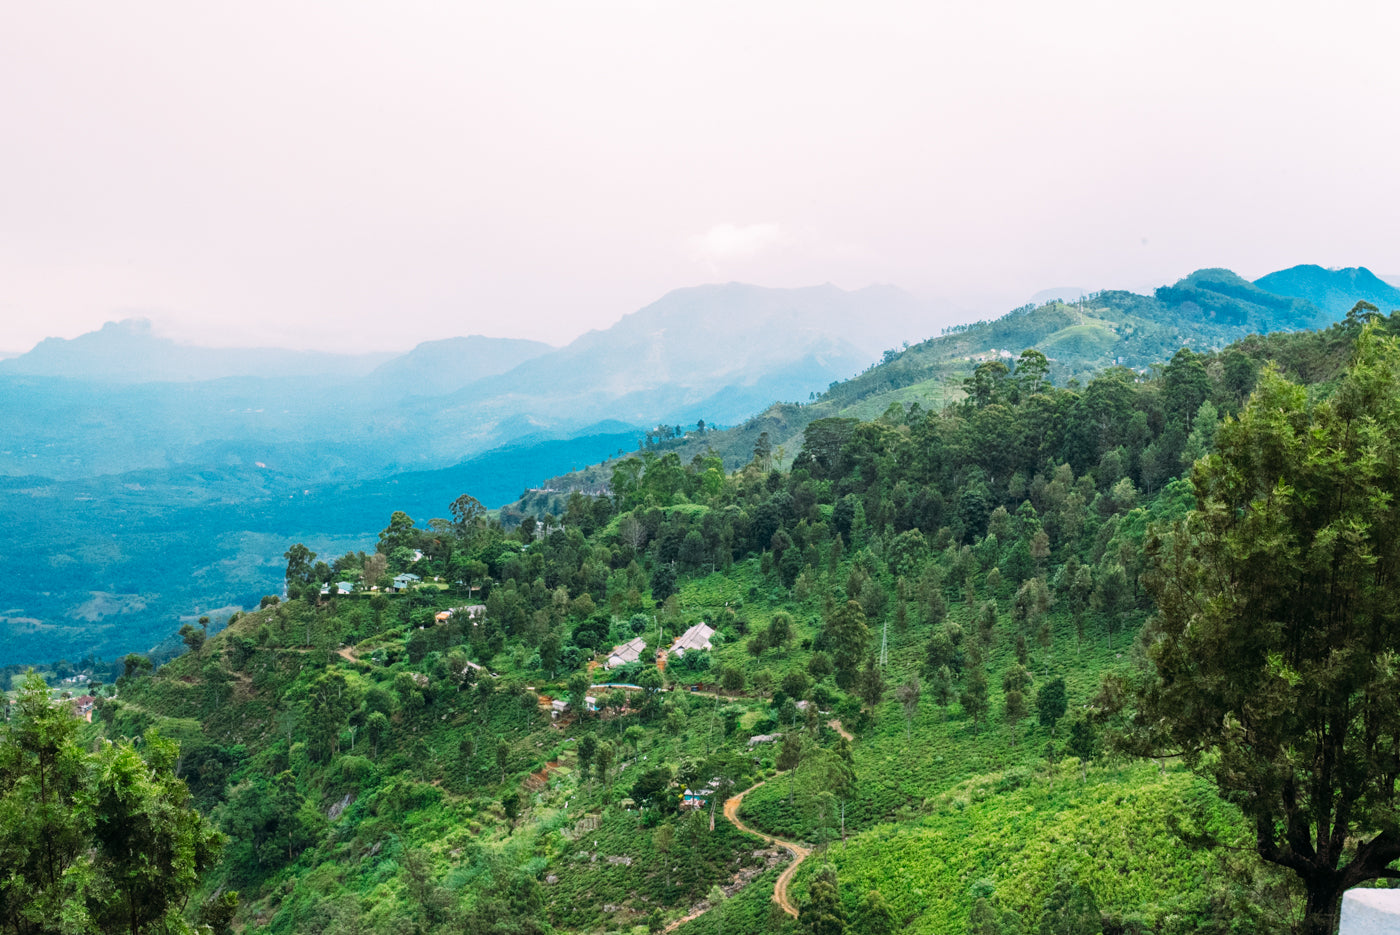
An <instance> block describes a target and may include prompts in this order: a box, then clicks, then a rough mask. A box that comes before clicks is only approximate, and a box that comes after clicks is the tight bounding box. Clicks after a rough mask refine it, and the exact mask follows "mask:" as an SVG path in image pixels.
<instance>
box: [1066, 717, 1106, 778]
mask: <svg viewBox="0 0 1400 935" xmlns="http://www.w3.org/2000/svg"><path fill="white" fill-rule="evenodd" d="M1066 749H1068V750H1069V755H1070V756H1074V757H1078V758H1079V778H1080V779H1082V780H1088V778H1089V764H1090V763H1091V762H1093V759H1094V757H1096V756H1098V755H1099V735H1098V733H1097V732H1096V731H1095V730H1094V723H1093V722H1092V721H1090V720H1089V719H1088V718H1079V719H1078V720H1077V721H1075V722H1074V723H1073V724H1071V725H1070V727H1069V744H1068V747H1067V748H1066Z"/></svg>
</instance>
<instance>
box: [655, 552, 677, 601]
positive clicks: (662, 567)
mask: <svg viewBox="0 0 1400 935" xmlns="http://www.w3.org/2000/svg"><path fill="white" fill-rule="evenodd" d="M675 593H676V570H675V569H674V568H672V567H671V563H670V562H658V563H657V565H656V568H654V569H653V570H652V572H651V599H652V600H654V601H656V603H658V604H664V603H665V602H666V598H668V597H670V596H671V595H672V594H675Z"/></svg>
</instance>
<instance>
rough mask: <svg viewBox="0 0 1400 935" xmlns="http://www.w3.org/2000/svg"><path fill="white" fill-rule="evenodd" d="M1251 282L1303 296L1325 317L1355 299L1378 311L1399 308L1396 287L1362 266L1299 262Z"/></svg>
mask: <svg viewBox="0 0 1400 935" xmlns="http://www.w3.org/2000/svg"><path fill="white" fill-rule="evenodd" d="M1254 284H1255V285H1256V286H1258V287H1259V288H1260V289H1263V290H1265V291H1266V292H1271V293H1273V294H1274V295H1281V296H1295V297H1297V298H1300V299H1306V300H1307V301H1309V302H1311V303H1312V304H1313V305H1315V306H1317V307H1318V308H1319V309H1321V310H1322V311H1323V312H1324V313H1326V315H1327V316H1328V318H1329V319H1332V318H1339V317H1341V316H1343V315H1345V314H1346V313H1347V312H1348V311H1350V310H1351V308H1352V306H1354V305H1355V304H1356V303H1357V302H1360V301H1366V302H1370V303H1371V304H1372V305H1374V306H1376V307H1377V308H1379V309H1380V310H1381V311H1382V312H1390V311H1393V310H1395V309H1400V288H1396V287H1395V286H1394V285H1392V284H1391V283H1388V282H1386V281H1385V280H1384V279H1381V278H1380V277H1379V276H1377V275H1376V274H1375V273H1373V272H1371V271H1370V270H1369V269H1367V268H1366V267H1364V266H1349V267H1347V268H1346V269H1323V268H1322V267H1321V266H1313V265H1303V266H1294V267H1292V268H1290V269H1285V270H1279V271H1278V272H1277V273H1270V274H1269V275H1267V276H1262V277H1260V278H1259V279H1256V280H1255V281H1254Z"/></svg>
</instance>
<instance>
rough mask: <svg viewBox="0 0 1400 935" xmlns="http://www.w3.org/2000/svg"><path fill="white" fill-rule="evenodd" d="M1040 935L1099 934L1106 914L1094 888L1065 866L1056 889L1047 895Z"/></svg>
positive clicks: (1041, 918)
mask: <svg viewBox="0 0 1400 935" xmlns="http://www.w3.org/2000/svg"><path fill="white" fill-rule="evenodd" d="M1044 909H1045V911H1044V912H1043V913H1041V916H1040V935H1099V933H1101V932H1102V931H1103V917H1102V916H1101V915H1100V914H1099V907H1098V905H1097V903H1095V901H1094V894H1093V892H1092V891H1091V890H1090V889H1089V888H1088V887H1086V886H1082V885H1080V883H1079V881H1077V880H1075V879H1074V878H1073V877H1072V876H1070V874H1069V872H1068V871H1067V870H1065V869H1064V868H1061V870H1060V873H1059V875H1058V876H1057V877H1056V879H1055V886H1054V889H1052V890H1051V891H1050V895H1049V896H1048V897H1046V899H1045V907H1044Z"/></svg>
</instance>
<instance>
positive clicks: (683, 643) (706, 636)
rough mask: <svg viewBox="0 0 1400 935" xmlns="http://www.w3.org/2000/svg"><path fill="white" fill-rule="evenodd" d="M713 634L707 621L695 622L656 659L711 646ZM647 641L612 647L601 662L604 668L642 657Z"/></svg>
mask: <svg viewBox="0 0 1400 935" xmlns="http://www.w3.org/2000/svg"><path fill="white" fill-rule="evenodd" d="M714 635H715V630H714V627H712V626H710V625H709V624H707V623H697V624H696V625H695V626H693V627H691V628H690V629H688V630H686V631H685V632H684V633H682V634H681V635H680V636H678V637H676V638H675V639H674V640H672V641H671V645H670V646H669V647H667V648H666V649H663V650H661V651H660V652H658V653H657V654H656V661H657V662H662V661H663V660H665V658H666V657H667V656H675V657H676V658H677V659H679V658H681V657H682V656H684V655H685V654H686V653H687V652H693V651H696V650H701V649H706V650H708V649H710V648H712V646H711V643H710V638H711V637H713V636H714ZM646 648H647V641H646V639H645V638H644V637H641V636H639V637H637V638H636V639H632V640H628V641H627V642H625V643H621V644H619V645H617V646H614V647H613V650H612V652H610V653H608V658H607V661H606V662H604V663H603V668H605V669H616V668H618V667H619V666H625V665H628V664H630V663H633V662H636V661H637V660H638V659H641V658H642V653H643V652H645V651H646Z"/></svg>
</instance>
